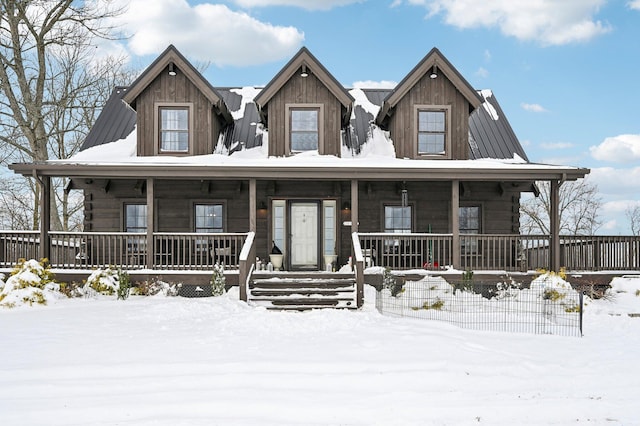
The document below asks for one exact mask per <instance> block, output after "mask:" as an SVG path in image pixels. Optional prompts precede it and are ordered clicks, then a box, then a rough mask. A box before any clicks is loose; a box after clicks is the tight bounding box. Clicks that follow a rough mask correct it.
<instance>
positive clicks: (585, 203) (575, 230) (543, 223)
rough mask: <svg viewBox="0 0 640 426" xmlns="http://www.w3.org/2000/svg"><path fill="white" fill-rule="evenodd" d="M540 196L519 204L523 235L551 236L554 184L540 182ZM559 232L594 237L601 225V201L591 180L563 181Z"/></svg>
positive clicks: (560, 196) (559, 207)
mask: <svg viewBox="0 0 640 426" xmlns="http://www.w3.org/2000/svg"><path fill="white" fill-rule="evenodd" d="M537 185H538V188H539V189H540V195H539V196H538V197H536V198H531V199H528V200H525V201H523V202H522V203H521V205H520V220H521V226H520V228H521V232H522V233H523V234H537V233H541V234H544V235H548V234H549V233H550V222H549V217H550V216H551V201H550V199H551V196H550V192H551V185H550V184H549V182H547V181H544V182H538V183H537ZM559 199H560V203H559V206H558V210H559V214H560V233H561V234H563V235H593V234H594V233H595V232H596V231H597V230H598V229H599V228H600V226H601V224H602V222H601V220H600V213H599V212H600V208H601V207H602V199H601V198H600V196H599V193H598V187H597V186H596V185H595V184H592V183H591V182H590V181H589V180H588V179H581V180H578V181H575V182H564V183H563V184H562V185H561V186H560V192H559Z"/></svg>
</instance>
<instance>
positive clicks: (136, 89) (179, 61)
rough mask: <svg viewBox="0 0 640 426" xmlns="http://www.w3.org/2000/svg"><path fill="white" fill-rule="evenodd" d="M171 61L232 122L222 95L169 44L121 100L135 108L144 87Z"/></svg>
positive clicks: (165, 70) (163, 70)
mask: <svg viewBox="0 0 640 426" xmlns="http://www.w3.org/2000/svg"><path fill="white" fill-rule="evenodd" d="M171 63H173V64H174V66H175V67H177V68H178V69H179V70H180V71H181V72H182V73H183V74H184V75H185V76H186V77H187V78H188V79H189V81H191V83H192V84H193V85H194V86H196V87H197V88H198V89H199V90H200V91H201V92H202V94H203V95H204V96H205V97H206V98H207V99H208V100H209V101H210V102H211V104H212V105H214V107H215V108H216V109H217V112H218V113H219V114H220V115H221V116H222V117H223V118H224V120H225V121H226V122H227V123H233V117H231V114H230V113H229V110H228V109H227V106H226V105H225V103H224V100H223V99H222V96H220V94H219V93H218V91H217V90H216V89H214V88H213V86H211V84H210V83H209V82H208V81H207V80H206V79H205V78H204V77H203V76H202V74H200V72H199V71H198V70H197V69H195V67H194V66H193V65H191V63H190V62H189V61H188V60H187V59H186V58H185V57H184V56H182V54H181V53H180V52H179V51H178V49H176V47H175V46H174V45H172V44H171V45H169V47H167V48H166V49H165V51H164V52H162V53H161V54H160V56H158V58H156V60H155V61H153V62H152V63H151V65H149V66H148V67H147V69H146V70H144V72H143V73H142V74H140V76H139V77H138V78H137V79H136V80H135V81H134V82H133V83H132V84H131V86H129V89H128V91H127V93H126V95H125V96H124V97H123V100H124V101H125V102H126V103H128V104H129V105H131V106H132V108H134V109H135V102H136V99H137V98H138V96H139V95H140V94H141V93H142V91H143V90H144V89H146V88H147V86H148V85H149V84H150V83H151V82H152V81H153V80H154V79H155V78H156V77H158V75H160V73H163V72H167V69H168V67H169V64H171Z"/></svg>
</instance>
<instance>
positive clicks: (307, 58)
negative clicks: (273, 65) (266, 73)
mask: <svg viewBox="0 0 640 426" xmlns="http://www.w3.org/2000/svg"><path fill="white" fill-rule="evenodd" d="M303 65H304V66H306V67H307V69H308V70H309V71H310V72H312V73H313V74H314V75H315V76H316V77H317V78H318V79H319V80H320V81H321V82H322V83H323V84H324V85H325V86H326V87H327V89H328V90H329V91H330V92H331V93H332V94H333V95H334V96H335V97H336V98H337V99H338V101H339V102H340V103H341V104H342V105H343V106H344V107H345V108H346V109H347V111H349V113H350V111H351V105H352V103H353V101H354V99H353V97H352V96H351V95H350V94H349V92H348V91H347V90H346V89H345V88H344V87H343V86H342V85H341V84H340V83H339V82H338V80H336V79H335V77H334V76H333V75H331V73H330V72H329V71H327V69H326V68H325V67H324V66H323V65H322V64H321V63H320V62H319V61H318V59H316V57H315V56H313V55H312V54H311V52H309V50H308V49H307V48H306V47H303V48H301V49H300V50H299V51H298V53H296V55H295V56H294V57H293V58H291V60H290V61H289V62H288V63H287V64H286V65H285V66H284V67H283V68H282V70H280V72H279V73H278V74H276V76H275V77H274V78H273V79H272V80H271V81H270V82H269V84H267V85H266V86H265V87H264V89H262V91H261V92H260V93H259V94H258V95H257V96H256V97H255V99H254V102H255V103H256V104H257V105H258V108H259V109H262V108H263V107H264V106H265V105H267V104H268V103H269V100H271V98H272V97H273V96H274V95H275V94H276V93H278V91H279V90H280V89H281V88H282V86H284V85H285V84H286V83H287V82H288V81H289V79H290V78H291V77H292V76H293V75H294V74H295V73H297V72H298V70H299V69H300V67H302V66H303Z"/></svg>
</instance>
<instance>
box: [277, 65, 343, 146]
mask: <svg viewBox="0 0 640 426" xmlns="http://www.w3.org/2000/svg"><path fill="white" fill-rule="evenodd" d="M293 103H298V104H322V105H324V128H323V130H324V151H321V152H320V154H328V155H337V156H340V149H341V148H340V130H341V113H342V105H341V104H340V102H339V101H338V99H337V98H336V97H335V96H334V95H333V94H332V93H331V92H330V91H329V90H328V89H327V88H326V86H325V85H324V84H323V83H322V82H321V81H320V80H319V79H318V78H317V77H316V76H315V75H314V74H309V76H308V77H304V78H303V77H300V76H299V75H298V74H295V75H294V76H293V77H291V79H290V80H289V81H288V82H287V83H286V84H285V85H284V86H282V88H281V89H280V91H279V92H278V93H276V94H275V95H274V96H273V97H272V98H271V100H270V101H269V105H268V115H269V123H268V128H269V155H274V156H284V155H286V154H287V153H288V151H289V149H288V147H287V146H285V139H286V132H287V131H288V129H287V128H286V126H285V114H286V108H285V105H286V104H293Z"/></svg>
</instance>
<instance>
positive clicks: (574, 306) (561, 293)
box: [530, 271, 580, 312]
mask: <svg viewBox="0 0 640 426" xmlns="http://www.w3.org/2000/svg"><path fill="white" fill-rule="evenodd" d="M562 276H566V275H564V273H563V272H562V271H561V272H560V273H554V272H547V273H544V274H542V275H540V276H539V277H538V278H536V279H534V280H533V281H531V286H530V290H531V291H532V292H533V293H534V294H536V295H537V296H538V297H540V298H541V299H543V300H545V301H548V302H550V303H553V304H554V305H556V306H558V307H559V308H560V309H561V310H563V311H564V312H579V311H580V304H579V300H577V296H578V293H577V292H576V291H575V290H574V289H573V287H571V284H569V283H568V282H567V281H565V280H564V278H562Z"/></svg>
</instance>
